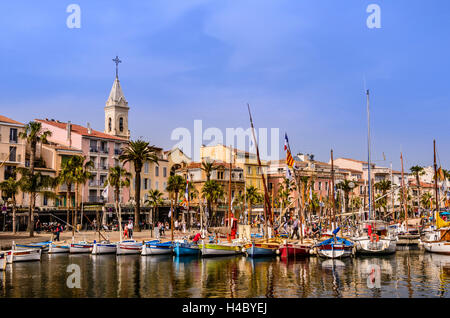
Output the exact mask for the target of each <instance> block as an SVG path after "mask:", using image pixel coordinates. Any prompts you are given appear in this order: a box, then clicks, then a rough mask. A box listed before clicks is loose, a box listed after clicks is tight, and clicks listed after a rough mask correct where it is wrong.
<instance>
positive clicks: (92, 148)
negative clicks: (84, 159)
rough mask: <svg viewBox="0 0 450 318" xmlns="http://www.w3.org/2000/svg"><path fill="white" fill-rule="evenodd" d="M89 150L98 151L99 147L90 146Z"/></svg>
mask: <svg viewBox="0 0 450 318" xmlns="http://www.w3.org/2000/svg"><path fill="white" fill-rule="evenodd" d="M89 152H93V153H98V149H97V147H89Z"/></svg>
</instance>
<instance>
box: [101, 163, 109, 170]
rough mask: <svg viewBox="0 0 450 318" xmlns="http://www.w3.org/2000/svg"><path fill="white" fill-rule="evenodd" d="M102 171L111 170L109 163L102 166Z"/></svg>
mask: <svg viewBox="0 0 450 318" xmlns="http://www.w3.org/2000/svg"><path fill="white" fill-rule="evenodd" d="M99 167H100V170H109V165H108V164H107V163H103V164H100V166H99Z"/></svg>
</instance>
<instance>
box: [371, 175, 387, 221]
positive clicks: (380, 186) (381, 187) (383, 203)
mask: <svg viewBox="0 0 450 318" xmlns="http://www.w3.org/2000/svg"><path fill="white" fill-rule="evenodd" d="M373 186H374V187H375V189H377V190H378V191H381V195H380V196H378V197H377V199H379V200H378V201H377V204H378V205H377V206H378V207H382V208H383V210H384V216H385V217H386V214H387V196H386V193H387V192H388V191H389V190H390V189H391V181H389V180H381V181H379V182H377V183H375V184H374V185H373ZM381 197H383V198H382V199H381Z"/></svg>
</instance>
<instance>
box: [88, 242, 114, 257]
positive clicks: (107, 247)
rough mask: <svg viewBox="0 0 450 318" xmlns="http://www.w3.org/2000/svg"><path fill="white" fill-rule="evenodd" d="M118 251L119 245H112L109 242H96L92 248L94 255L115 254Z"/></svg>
mask: <svg viewBox="0 0 450 318" xmlns="http://www.w3.org/2000/svg"><path fill="white" fill-rule="evenodd" d="M116 251H117V243H110V242H109V241H101V242H100V243H97V242H96V241H94V246H93V247H92V254H93V255H99V254H115V253H116Z"/></svg>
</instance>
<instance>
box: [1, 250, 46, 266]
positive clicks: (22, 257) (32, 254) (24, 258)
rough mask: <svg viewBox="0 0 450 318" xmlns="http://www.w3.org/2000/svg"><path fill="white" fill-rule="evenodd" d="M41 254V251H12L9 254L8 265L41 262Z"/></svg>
mask: <svg viewBox="0 0 450 318" xmlns="http://www.w3.org/2000/svg"><path fill="white" fill-rule="evenodd" d="M41 253H42V251H41V249H28V250H25V249H23V250H11V251H8V252H7V263H9V264H11V263H16V262H30V261H40V260H41Z"/></svg>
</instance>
